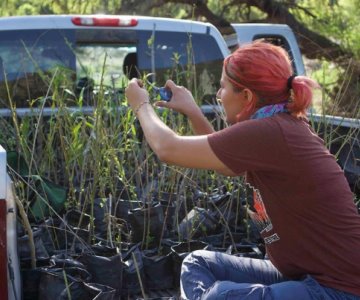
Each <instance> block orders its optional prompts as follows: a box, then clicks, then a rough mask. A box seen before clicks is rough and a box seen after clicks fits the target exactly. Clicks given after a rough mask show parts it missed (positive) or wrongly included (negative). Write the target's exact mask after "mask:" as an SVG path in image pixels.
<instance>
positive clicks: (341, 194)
mask: <svg viewBox="0 0 360 300" xmlns="http://www.w3.org/2000/svg"><path fill="white" fill-rule="evenodd" d="M208 140H209V143H210V146H211V148H212V149H213V151H214V153H215V154H216V156H217V157H218V158H219V159H220V160H221V161H222V162H223V163H224V164H225V165H226V166H228V167H229V168H230V169H231V170H232V171H233V172H235V173H236V174H241V173H243V172H246V180H247V182H248V183H249V184H250V185H251V186H253V188H254V190H255V196H256V197H255V198H254V201H255V205H254V206H255V208H256V210H257V213H256V214H254V220H255V221H256V222H257V223H258V224H259V225H260V226H261V234H262V237H263V239H264V242H265V244H266V249H267V254H268V255H269V258H270V259H271V261H272V263H273V264H274V265H275V266H276V267H277V268H278V270H279V271H280V272H281V273H282V274H283V275H285V276H287V277H289V278H293V279H298V278H301V277H302V276H304V275H307V274H309V275H311V276H313V277H314V278H315V279H316V280H317V281H318V282H319V283H320V284H323V285H324V286H327V287H332V288H335V289H339V290H342V291H347V292H349V293H352V294H355V295H359V296H360V215H359V214H358V212H357V208H356V206H355V204H354V199H353V194H352V192H351V191H350V188H349V185H348V183H347V181H346V179H345V176H344V174H343V171H342V170H341V168H340V167H339V165H338V164H337V163H336V161H335V158H334V156H333V155H331V154H330V153H329V151H328V150H327V149H326V148H325V147H324V145H323V140H322V139H320V138H319V137H318V136H317V135H316V134H315V133H314V132H313V131H312V129H311V127H310V126H309V124H308V123H307V122H305V121H303V120H299V119H296V118H294V117H292V116H291V115H289V114H286V113H279V114H277V115H275V116H272V117H269V118H264V119H259V120H248V121H243V122H240V123H237V124H235V125H233V126H231V127H229V128H226V129H224V130H221V131H219V132H216V133H214V134H211V135H210V136H209V137H208Z"/></svg>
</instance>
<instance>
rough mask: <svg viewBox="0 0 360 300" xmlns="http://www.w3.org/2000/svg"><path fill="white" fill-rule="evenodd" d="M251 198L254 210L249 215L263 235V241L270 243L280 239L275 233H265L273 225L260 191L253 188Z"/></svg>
mask: <svg viewBox="0 0 360 300" xmlns="http://www.w3.org/2000/svg"><path fill="white" fill-rule="evenodd" d="M253 200H254V209H255V212H251V213H250V217H251V219H252V221H253V222H254V223H255V224H256V226H257V227H258V229H259V230H260V233H261V235H262V236H263V237H264V242H265V243H266V244H271V243H273V242H276V241H278V240H280V237H279V235H278V234H277V233H273V234H272V235H270V236H266V234H267V233H268V232H270V231H271V230H272V229H273V225H272V223H271V220H270V218H269V216H268V214H267V213H266V209H265V205H264V202H263V200H262V198H261V195H260V192H259V191H258V190H257V189H255V188H253Z"/></svg>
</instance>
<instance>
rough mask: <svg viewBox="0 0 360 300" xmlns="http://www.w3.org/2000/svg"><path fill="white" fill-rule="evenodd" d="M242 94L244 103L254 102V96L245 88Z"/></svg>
mask: <svg viewBox="0 0 360 300" xmlns="http://www.w3.org/2000/svg"><path fill="white" fill-rule="evenodd" d="M242 92H243V95H244V99H245V101H246V102H248V103H250V102H252V101H255V94H254V93H253V92H252V91H251V90H250V89H247V88H245V89H243V90H242Z"/></svg>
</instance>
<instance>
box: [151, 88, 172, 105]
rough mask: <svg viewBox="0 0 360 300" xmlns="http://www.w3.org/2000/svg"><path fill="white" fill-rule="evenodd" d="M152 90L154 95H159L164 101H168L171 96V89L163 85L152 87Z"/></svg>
mask: <svg viewBox="0 0 360 300" xmlns="http://www.w3.org/2000/svg"><path fill="white" fill-rule="evenodd" d="M154 91H155V94H156V95H160V99H161V100H163V101H166V102H169V101H170V100H171V97H172V92H171V90H169V89H167V88H164V87H156V86H155V87H154Z"/></svg>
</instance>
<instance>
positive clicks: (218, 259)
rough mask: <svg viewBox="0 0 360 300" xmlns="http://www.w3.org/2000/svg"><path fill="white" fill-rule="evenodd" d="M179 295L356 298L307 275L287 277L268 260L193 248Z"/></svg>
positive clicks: (213, 299)
mask: <svg viewBox="0 0 360 300" xmlns="http://www.w3.org/2000/svg"><path fill="white" fill-rule="evenodd" d="M180 289H181V297H182V298H183V299H190V300H195V299H196V300H199V299H201V300H220V299H222V300H225V299H226V300H235V299H237V300H239V299H246V300H255V299H256V300H259V299H264V300H275V299H276V300H308V299H319V300H320V299H321V300H359V299H360V297H358V296H355V295H351V294H348V293H346V292H342V291H339V290H336V289H332V288H327V287H324V286H322V285H320V284H319V283H318V282H317V281H316V280H315V279H314V278H312V277H311V276H306V277H305V278H304V279H303V280H299V281H296V280H287V279H286V278H285V277H284V276H282V275H281V273H280V272H279V271H278V270H277V269H276V268H275V267H274V265H273V264H272V263H271V262H270V261H269V260H263V259H254V258H247V257H236V256H233V255H228V254H225V253H220V252H213V251H207V250H197V251H194V252H192V253H191V254H189V255H188V256H187V257H186V258H185V259H184V261H183V263H182V267H181V281H180Z"/></svg>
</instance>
